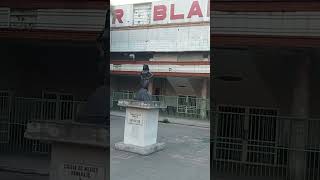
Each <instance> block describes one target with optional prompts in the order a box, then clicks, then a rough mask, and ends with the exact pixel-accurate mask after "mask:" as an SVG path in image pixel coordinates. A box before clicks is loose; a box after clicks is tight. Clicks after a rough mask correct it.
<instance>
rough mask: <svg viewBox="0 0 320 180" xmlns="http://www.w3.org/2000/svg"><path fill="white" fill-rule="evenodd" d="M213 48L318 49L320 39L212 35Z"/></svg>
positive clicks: (308, 37)
mask: <svg viewBox="0 0 320 180" xmlns="http://www.w3.org/2000/svg"><path fill="white" fill-rule="evenodd" d="M211 45H212V47H213V48H227V47H237V48H238V47H242V48H247V47H258V46H260V47H261V46H262V47H288V48H310V47H320V37H310V36H280V35H279V36H270V35H242V34H232V35H231V34H212V35H211Z"/></svg>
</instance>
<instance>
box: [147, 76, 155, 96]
mask: <svg viewBox="0 0 320 180" xmlns="http://www.w3.org/2000/svg"><path fill="white" fill-rule="evenodd" d="M153 82H154V79H150V82H149V86H148V91H149V93H150V94H151V95H153Z"/></svg>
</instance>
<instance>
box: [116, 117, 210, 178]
mask: <svg viewBox="0 0 320 180" xmlns="http://www.w3.org/2000/svg"><path fill="white" fill-rule="evenodd" d="M110 125H111V143H112V144H111V148H112V149H111V169H110V170H111V179H112V180H164V179H168V180H209V179H210V144H209V140H210V130H209V129H208V128H202V127H195V126H185V125H177V124H163V123H160V124H159V131H158V142H165V143H166V148H165V149H164V150H163V151H160V152H156V153H154V154H151V155H149V156H140V155H137V154H133V153H129V152H123V151H118V150H115V149H114V144H115V143H117V142H119V141H123V129H124V118H123V117H114V118H112V121H111V123H110Z"/></svg>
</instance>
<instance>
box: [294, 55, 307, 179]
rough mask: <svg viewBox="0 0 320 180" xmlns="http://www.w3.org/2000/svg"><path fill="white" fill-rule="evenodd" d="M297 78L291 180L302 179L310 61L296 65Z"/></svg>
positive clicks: (303, 61)
mask: <svg viewBox="0 0 320 180" xmlns="http://www.w3.org/2000/svg"><path fill="white" fill-rule="evenodd" d="M296 68H297V72H296V75H297V78H296V81H295V84H294V89H293V90H294V91H293V101H292V114H293V115H294V116H295V117H297V118H294V119H292V120H291V125H292V126H291V134H290V136H291V137H290V142H291V143H290V151H289V154H290V158H289V169H290V176H291V177H292V180H301V179H304V175H305V166H306V154H305V152H304V148H305V145H306V138H307V135H308V127H307V125H308V124H307V118H308V113H309V112H308V111H309V78H310V77H309V73H310V59H301V60H300V62H299V63H298V64H297V65H296Z"/></svg>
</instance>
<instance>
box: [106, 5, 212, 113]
mask: <svg viewBox="0 0 320 180" xmlns="http://www.w3.org/2000/svg"><path fill="white" fill-rule="evenodd" d="M209 4H210V3H209V1H208V0H187V1H178V0H170V1H154V2H149V3H142V4H127V5H121V6H115V7H113V13H112V14H113V16H111V19H110V26H111V62H110V71H111V83H110V84H111V92H114V93H117V92H127V93H129V94H132V95H134V93H135V92H136V91H137V90H138V88H139V73H140V72H141V71H142V66H143V64H148V65H149V68H150V71H151V72H152V73H153V74H154V77H155V78H154V79H153V81H152V82H151V83H150V87H149V91H150V93H151V94H152V95H155V96H156V97H155V98H162V100H165V101H166V104H167V105H168V106H169V107H173V108H175V109H174V111H177V112H178V111H179V110H181V111H182V112H186V111H188V110H190V109H192V108H196V109H197V110H200V109H201V108H202V109H206V107H209V106H208V105H207V104H208V103H205V101H206V100H207V99H208V97H209V92H210V91H209V87H210V86H209V77H210V6H209ZM131 97H132V96H131ZM170 97H171V100H170ZM174 97H177V98H174ZM200 99H204V100H203V101H201V100H200ZM116 100H117V99H115V101H114V102H113V103H116ZM203 104H205V105H203ZM200 107H201V108H200ZM188 108H189V109H188ZM206 110H208V109H206ZM206 110H205V111H206ZM199 113H200V114H201V112H200V111H199ZM203 113H204V114H203ZM201 116H202V117H207V115H206V112H202V115H201Z"/></svg>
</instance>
